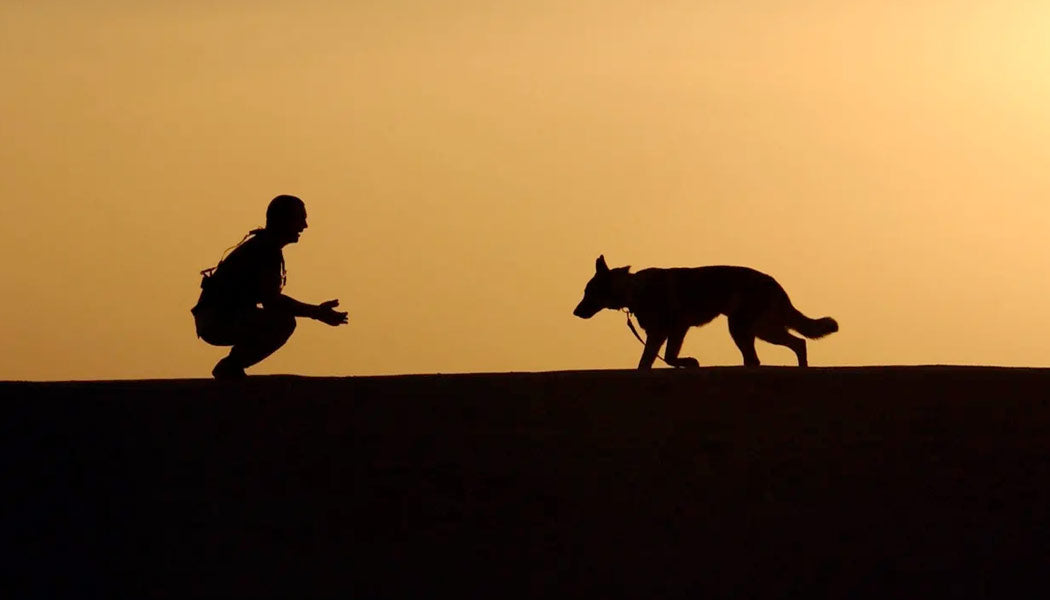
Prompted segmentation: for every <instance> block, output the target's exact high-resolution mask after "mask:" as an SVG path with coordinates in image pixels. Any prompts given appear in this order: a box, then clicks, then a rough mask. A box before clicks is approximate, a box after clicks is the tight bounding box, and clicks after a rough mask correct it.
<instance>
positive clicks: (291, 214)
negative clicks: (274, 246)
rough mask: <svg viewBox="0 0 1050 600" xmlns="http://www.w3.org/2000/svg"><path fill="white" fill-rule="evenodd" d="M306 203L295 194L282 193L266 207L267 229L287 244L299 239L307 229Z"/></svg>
mask: <svg viewBox="0 0 1050 600" xmlns="http://www.w3.org/2000/svg"><path fill="white" fill-rule="evenodd" d="M306 227H307V225H306V205H305V204H303V201H302V200H300V199H299V198H297V197H295V196H289V195H287V194H281V195H280V196H277V197H276V198H274V199H273V200H270V205H269V206H267V207H266V231H268V232H270V233H271V234H273V235H275V236H276V237H277V239H278V240H280V241H281V242H282V243H285V244H294V243H295V242H298V241H299V234H300V233H302V232H303V230H304V229H306Z"/></svg>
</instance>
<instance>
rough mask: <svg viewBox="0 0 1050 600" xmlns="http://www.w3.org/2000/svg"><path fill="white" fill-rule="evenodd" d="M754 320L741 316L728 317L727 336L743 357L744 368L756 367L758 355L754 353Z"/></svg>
mask: <svg viewBox="0 0 1050 600" xmlns="http://www.w3.org/2000/svg"><path fill="white" fill-rule="evenodd" d="M754 325H755V324H754V320H753V319H750V318H747V317H744V316H743V315H733V316H731V317H729V335H730V336H732V337H733V341H734V342H735V343H736V347H737V348H739V349H740V354H742V355H743V356H744V366H745V367H757V366H758V365H759V364H761V363H759V361H758V354H757V353H756V352H755V332H754Z"/></svg>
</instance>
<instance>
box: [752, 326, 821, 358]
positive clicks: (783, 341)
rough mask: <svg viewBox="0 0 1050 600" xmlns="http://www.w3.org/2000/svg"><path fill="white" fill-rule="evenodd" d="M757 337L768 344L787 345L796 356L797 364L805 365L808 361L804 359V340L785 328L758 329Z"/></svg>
mask: <svg viewBox="0 0 1050 600" xmlns="http://www.w3.org/2000/svg"><path fill="white" fill-rule="evenodd" d="M758 339H760V340H764V341H767V342H769V343H770V344H776V345H778V346H787V347H788V348H791V350H792V352H794V353H795V356H796V357H798V366H800V367H805V366H808V365H809V363H808V361H807V359H806V340H804V339H802V338H797V337H795V336H793V335H791V334H790V333H788V331H787V329H773V328H771V329H769V330H764V331H760V332H759V334H758Z"/></svg>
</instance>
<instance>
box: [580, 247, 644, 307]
mask: <svg viewBox="0 0 1050 600" xmlns="http://www.w3.org/2000/svg"><path fill="white" fill-rule="evenodd" d="M630 269H631V267H620V268H618V269H610V268H609V266H608V265H607V264H605V256H604V255H602V256H599V257H598V260H596V261H594V277H591V280H590V281H588V282H587V287H586V288H584V290H583V300H580V303H579V304H578V305H577V306H576V310H574V311H572V314H574V315H576V316H577V317H580V318H583V319H589V318H591V317H593V316H594V315H595V314H597V313H598V311H600V310H602V309H603V308H612V309H620V308H623V307H624V306H626V305H627V302H628V293H627V287H628V285H629V284H630V278H631V275H630Z"/></svg>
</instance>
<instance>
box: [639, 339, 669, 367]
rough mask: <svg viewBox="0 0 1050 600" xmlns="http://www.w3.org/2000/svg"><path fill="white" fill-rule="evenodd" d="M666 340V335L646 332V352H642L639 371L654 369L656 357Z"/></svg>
mask: <svg viewBox="0 0 1050 600" xmlns="http://www.w3.org/2000/svg"><path fill="white" fill-rule="evenodd" d="M666 339H667V335H666V334H664V333H656V332H649V331H646V332H645V350H642V359H641V360H639V361H638V368H639V369H642V370H646V369H651V368H652V367H653V362H655V361H656V355H657V354H659V353H660V346H662V345H663V343H664V340H666Z"/></svg>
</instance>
